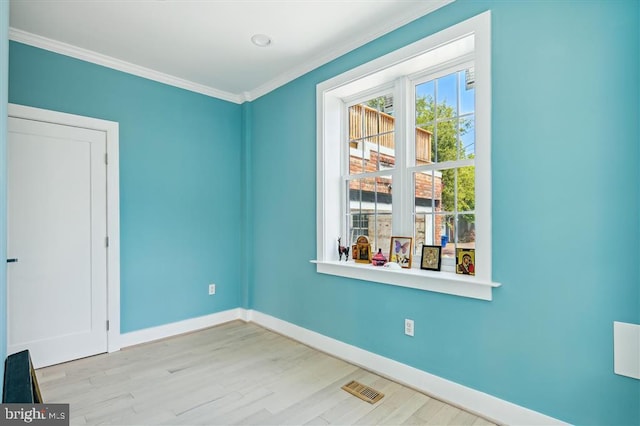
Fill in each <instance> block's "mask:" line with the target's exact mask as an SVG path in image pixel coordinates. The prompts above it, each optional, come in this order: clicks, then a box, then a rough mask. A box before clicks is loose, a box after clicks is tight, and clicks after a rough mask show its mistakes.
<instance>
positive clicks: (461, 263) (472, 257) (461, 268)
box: [456, 248, 476, 275]
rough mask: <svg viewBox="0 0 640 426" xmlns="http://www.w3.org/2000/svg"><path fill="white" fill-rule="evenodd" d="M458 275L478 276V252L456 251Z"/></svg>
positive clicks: (463, 249)
mask: <svg viewBox="0 0 640 426" xmlns="http://www.w3.org/2000/svg"><path fill="white" fill-rule="evenodd" d="M456 274H463V275H475V274H476V251H475V250H474V249H466V248H457V249H456Z"/></svg>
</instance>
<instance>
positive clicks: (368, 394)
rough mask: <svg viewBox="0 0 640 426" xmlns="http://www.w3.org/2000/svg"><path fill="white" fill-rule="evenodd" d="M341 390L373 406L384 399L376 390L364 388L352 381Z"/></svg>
mask: <svg viewBox="0 0 640 426" xmlns="http://www.w3.org/2000/svg"><path fill="white" fill-rule="evenodd" d="M342 389H344V390H346V391H347V392H349V393H350V394H352V395H355V396H357V397H358V398H360V399H361V400H363V401H367V402H368V403H370V404H375V403H376V402H378V401H380V400H381V399H382V398H383V397H384V394H383V393H380V392H378V391H377V390H375V389H372V388H370V387H369V386H365V385H363V384H362V383H358V382H356V381H355V380H352V381H350V382H349V383H347V384H346V385H344V386H343V387H342Z"/></svg>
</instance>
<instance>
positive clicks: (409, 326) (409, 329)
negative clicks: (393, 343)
mask: <svg viewBox="0 0 640 426" xmlns="http://www.w3.org/2000/svg"><path fill="white" fill-rule="evenodd" d="M404 334H406V335H407V336H411V337H413V320H412V319H406V318H405V320H404Z"/></svg>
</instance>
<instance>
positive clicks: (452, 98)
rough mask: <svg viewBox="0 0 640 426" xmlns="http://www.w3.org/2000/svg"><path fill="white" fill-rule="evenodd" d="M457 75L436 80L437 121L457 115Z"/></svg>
mask: <svg viewBox="0 0 640 426" xmlns="http://www.w3.org/2000/svg"><path fill="white" fill-rule="evenodd" d="M457 88H458V76H457V73H454V74H449V75H445V76H444V77H440V78H439V79H437V80H436V104H437V105H438V108H437V117H436V118H438V119H440V118H443V117H445V118H446V117H452V116H455V115H457V114H458V91H457Z"/></svg>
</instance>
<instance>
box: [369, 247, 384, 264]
mask: <svg viewBox="0 0 640 426" xmlns="http://www.w3.org/2000/svg"><path fill="white" fill-rule="evenodd" d="M371 262H372V263H373V266H384V264H385V263H387V258H386V257H384V254H382V249H378V253H377V254H376V255H375V256H373V258H372V259H371Z"/></svg>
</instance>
